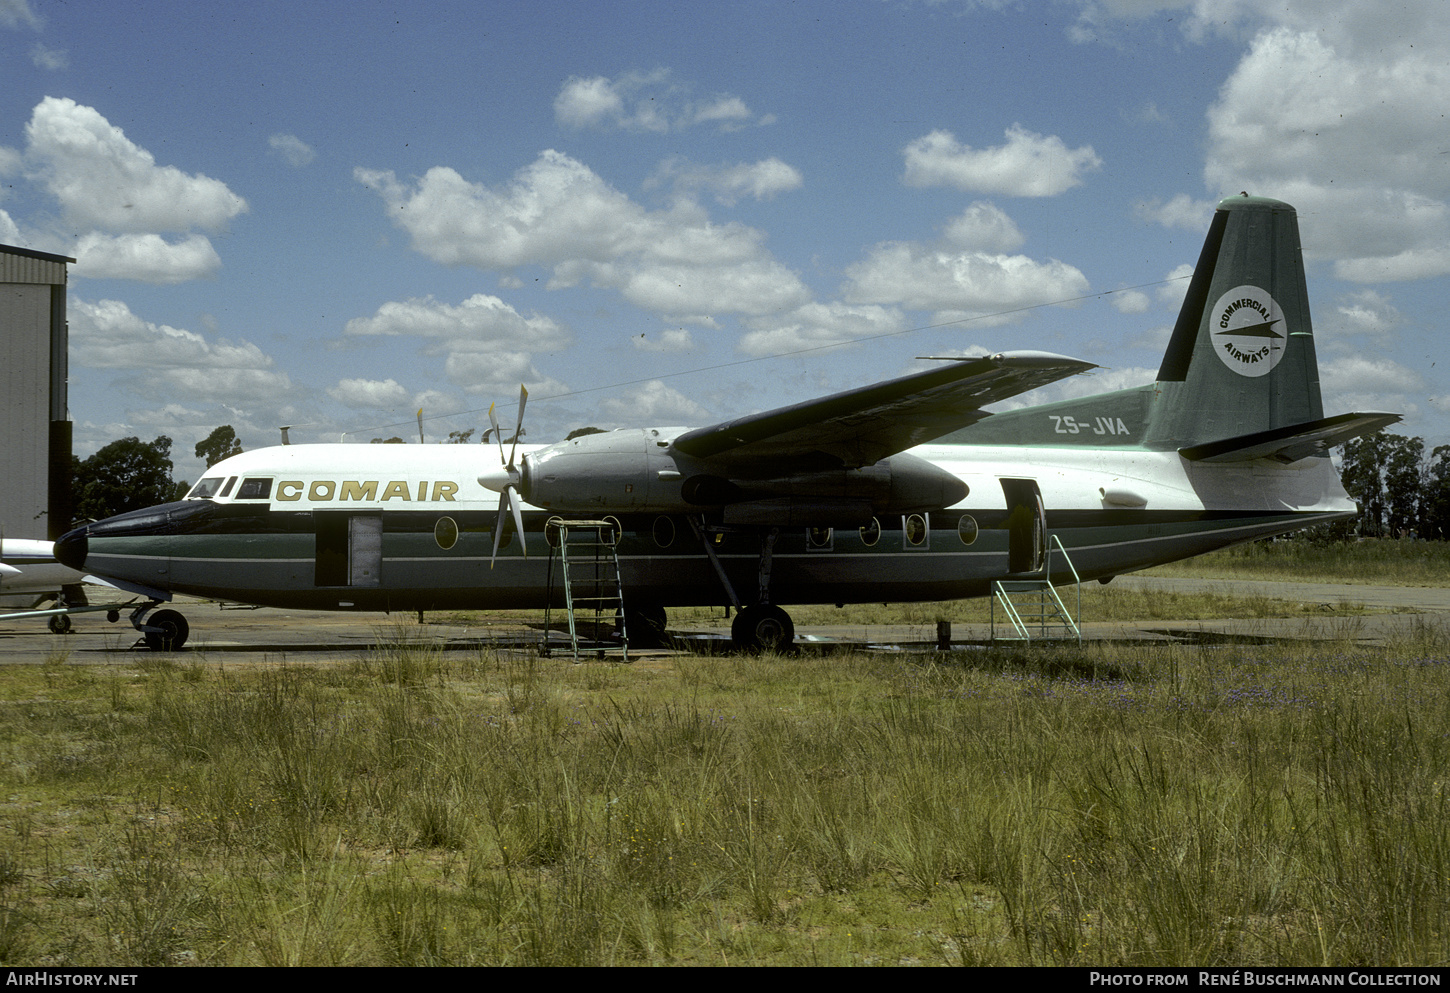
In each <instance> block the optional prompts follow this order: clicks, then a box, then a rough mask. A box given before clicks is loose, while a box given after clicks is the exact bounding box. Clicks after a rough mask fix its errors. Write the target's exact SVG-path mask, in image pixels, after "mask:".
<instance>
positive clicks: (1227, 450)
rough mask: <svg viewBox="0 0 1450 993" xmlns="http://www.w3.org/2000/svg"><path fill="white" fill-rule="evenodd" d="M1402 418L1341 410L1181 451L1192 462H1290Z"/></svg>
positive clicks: (1326, 449) (1181, 449)
mask: <svg viewBox="0 0 1450 993" xmlns="http://www.w3.org/2000/svg"><path fill="white" fill-rule="evenodd" d="M1399 419H1400V415H1399V414H1375V413H1370V414H1339V415H1338V416H1335V417H1326V418H1324V419H1322V420H1318V421H1307V422H1305V423H1303V424H1290V425H1288V426H1287V427H1282V428H1273V429H1271V430H1269V431H1256V432H1254V433H1253V434H1241V435H1239V436H1238V437H1237V438H1225V439H1223V440H1222V441H1210V442H1208V443H1206V444H1203V445H1190V446H1189V447H1188V448H1180V449H1179V450H1178V454H1179V455H1182V456H1183V457H1184V458H1185V459H1188V460H1189V461H1190V462H1249V461H1251V460H1253V459H1274V460H1276V461H1278V462H1283V463H1285V464H1287V463H1290V462H1298V461H1299V460H1300V459H1306V458H1308V457H1309V456H1311V455H1318V454H1319V453H1321V452H1326V451H1328V450H1329V449H1331V448H1333V447H1334V446H1335V445H1342V444H1344V443H1345V442H1346V441H1350V440H1352V439H1354V438H1358V437H1360V436H1361V435H1366V434H1373V433H1374V432H1376V431H1378V430H1380V429H1381V428H1386V427H1389V426H1390V425H1391V424H1394V423H1395V422H1396V421H1398V420H1399Z"/></svg>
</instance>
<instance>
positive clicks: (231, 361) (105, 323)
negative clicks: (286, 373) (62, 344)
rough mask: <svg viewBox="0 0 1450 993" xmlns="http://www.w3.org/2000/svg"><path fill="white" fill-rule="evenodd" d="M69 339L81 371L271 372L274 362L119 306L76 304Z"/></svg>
mask: <svg viewBox="0 0 1450 993" xmlns="http://www.w3.org/2000/svg"><path fill="white" fill-rule="evenodd" d="M69 316H70V337H71V343H72V345H73V346H74V347H73V354H74V358H73V359H72V361H73V362H75V364H76V365H81V366H86V367H87V368H91V369H158V368H161V369H165V368H173V367H183V366H184V367H188V368H192V367H198V368H205V369H270V368H271V367H272V358H271V357H270V356H268V355H266V354H265V353H263V352H262V350H261V349H260V348H258V347H257V346H256V345H253V344H252V343H250V342H242V343H240V344H234V343H232V342H228V341H225V340H223V341H219V342H216V343H212V342H209V341H207V339H206V338H205V337H204V336H202V335H200V334H198V333H196V332H195V331H187V330H185V329H183V328H175V327H171V326H170V325H168V324H153V323H151V322H150V321H146V320H143V319H142V318H140V317H138V316H137V315H136V314H133V313H132V312H131V308H130V307H128V306H127V305H126V304H125V303H124V302H122V301H120V300H100V301H97V302H95V303H92V302H90V301H88V300H80V299H72V300H71V303H70V312H69Z"/></svg>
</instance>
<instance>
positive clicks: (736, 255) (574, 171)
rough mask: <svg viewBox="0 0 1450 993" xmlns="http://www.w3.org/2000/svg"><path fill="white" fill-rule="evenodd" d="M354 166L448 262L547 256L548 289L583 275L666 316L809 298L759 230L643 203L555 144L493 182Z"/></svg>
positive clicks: (500, 262) (423, 248) (782, 305)
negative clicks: (505, 179)
mask: <svg viewBox="0 0 1450 993" xmlns="http://www.w3.org/2000/svg"><path fill="white" fill-rule="evenodd" d="M354 175H355V177H356V178H357V180H358V181H359V182H361V183H363V184H364V185H366V186H368V187H370V188H372V189H373V190H375V191H376V192H377V193H378V195H379V196H380V197H382V199H383V201H384V202H385V203H386V204H387V205H388V208H389V209H388V215H389V216H390V217H391V218H392V220H393V223H395V224H397V225H398V226H399V227H400V228H402V229H403V230H404V231H406V232H408V234H409V235H410V236H411V237H412V242H413V247H414V249H415V250H417V251H419V252H421V253H423V254H424V255H426V256H428V257H429V258H432V259H434V260H435V261H437V262H441V263H444V264H446V265H472V266H476V267H478V268H480V269H485V270H509V269H513V268H515V267H518V266H525V265H541V266H549V267H552V268H553V278H552V279H551V280H550V282H549V284H548V285H549V287H550V288H552V289H558V288H562V287H568V286H574V285H578V284H579V283H581V282H589V283H591V284H593V285H595V286H599V287H604V288H608V289H613V290H616V291H618V292H619V293H621V294H622V295H623V296H624V297H625V298H626V299H627V300H629V301H630V302H631V303H633V304H635V305H636V306H639V307H643V308H645V309H647V310H652V311H655V312H657V313H660V314H663V315H667V316H670V317H686V316H690V317H699V316H701V315H708V314H711V313H745V314H763V313H769V312H772V311H778V310H782V309H789V308H790V307H795V306H799V305H800V304H802V303H805V302H807V301H808V299H809V291H807V290H806V288H805V286H804V285H803V284H802V283H801V282H800V280H799V279H798V278H797V277H796V275H795V274H794V273H793V272H791V271H790V270H789V269H787V268H785V267H784V266H782V265H781V264H780V263H779V262H777V261H776V260H775V259H774V257H772V256H771V254H770V253H769V252H768V251H766V249H765V248H764V244H763V242H764V236H763V235H762V234H761V232H759V231H757V230H755V229H753V228H750V227H747V226H745V225H743V224H738V223H733V222H732V223H727V224H716V223H714V222H712V221H711V220H710V218H709V216H708V215H707V214H706V213H705V211H704V210H703V209H701V208H700V207H699V206H698V205H697V204H695V203H693V202H692V201H688V200H683V201H679V202H676V203H674V204H672V205H671V206H670V207H669V208H668V209H666V210H659V211H648V210H645V209H644V208H643V207H641V206H640V205H639V204H637V203H635V202H634V201H632V200H630V199H629V197H627V196H625V195H624V194H622V193H620V192H619V191H618V190H615V189H614V188H613V187H611V186H610V185H609V184H608V183H606V182H604V181H603V180H602V179H601V178H600V177H599V176H597V175H596V174H595V173H594V172H593V171H591V170H590V169H589V168H588V167H587V166H585V165H583V164H582V163H580V162H578V161H576V160H574V159H572V158H570V157H569V156H567V155H564V154H563V153H560V152H556V151H552V150H550V151H546V152H544V153H543V154H541V155H540V156H539V158H538V159H537V160H536V161H535V162H534V163H533V164H532V165H529V166H527V167H525V168H524V169H521V170H520V171H519V172H518V173H517V174H516V175H515V176H514V178H513V180H512V181H511V182H509V183H508V184H506V185H503V186H500V187H497V188H493V187H488V186H485V185H482V184H475V183H470V182H468V181H467V180H465V179H464V178H463V177H462V176H460V175H459V174H458V173H457V172H455V171H454V170H453V169H450V168H447V167H441V166H440V167H434V168H432V169H429V170H428V172H427V173H426V174H424V176H423V177H422V178H421V179H419V180H417V181H416V183H415V184H413V185H405V184H404V183H402V182H400V181H399V180H398V179H397V178H396V177H395V176H394V174H393V173H392V172H389V171H374V170H368V169H361V168H359V169H357V170H355V171H354Z"/></svg>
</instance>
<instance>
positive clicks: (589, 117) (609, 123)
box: [554, 69, 775, 134]
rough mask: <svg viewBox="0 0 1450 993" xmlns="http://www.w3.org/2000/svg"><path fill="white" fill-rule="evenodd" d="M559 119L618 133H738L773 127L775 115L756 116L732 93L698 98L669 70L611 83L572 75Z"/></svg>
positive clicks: (559, 103) (559, 101) (557, 105)
mask: <svg viewBox="0 0 1450 993" xmlns="http://www.w3.org/2000/svg"><path fill="white" fill-rule="evenodd" d="M554 120H555V121H557V122H558V123H559V124H561V125H563V126H564V127H570V128H600V129H618V130H622V131H645V132H655V133H660V134H663V133H665V132H668V131H680V130H684V129H686V128H690V127H694V126H696V125H713V126H715V127H717V128H719V129H720V130H722V131H733V130H736V129H738V128H743V127H747V126H749V125H761V124H770V123H772V122H773V121H774V120H775V118H774V117H773V116H771V115H768V114H766V115H757V114H756V113H755V112H754V111H752V110H751V109H750V108H749V107H748V106H746V104H745V101H744V100H742V99H740V98H739V97H737V96H734V95H732V94H728V93H726V94H716V95H715V96H712V97H707V98H705V99H695V98H694V97H693V95H692V93H691V87H690V86H689V85H688V84H684V83H679V82H676V81H675V79H674V78H673V74H672V73H671V72H670V70H668V69H655V70H653V71H651V72H627V73H624V74H622V75H619V76H616V77H615V78H614V79H610V78H608V77H607V76H591V77H588V78H584V77H580V76H571V77H570V78H569V79H568V80H566V81H565V82H564V85H563V87H562V88H561V89H560V90H559V95H558V96H557V97H555V98H554Z"/></svg>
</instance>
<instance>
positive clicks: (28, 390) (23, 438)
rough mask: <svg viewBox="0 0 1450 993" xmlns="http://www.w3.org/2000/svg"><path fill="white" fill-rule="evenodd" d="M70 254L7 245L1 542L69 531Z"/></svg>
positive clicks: (2, 289) (0, 283) (2, 306)
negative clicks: (67, 306)
mask: <svg viewBox="0 0 1450 993" xmlns="http://www.w3.org/2000/svg"><path fill="white" fill-rule="evenodd" d="M74 261H75V259H72V258H67V257H66V256H64V255H50V254H47V253H46V252H34V251H31V250H30V249H27V248H12V247H11V246H9V245H0V341H3V342H4V350H3V355H4V361H3V362H0V398H3V402H0V535H3V536H4V537H7V538H52V539H54V538H58V537H60V535H61V534H62V533H63V532H64V531H65V530H66V528H67V527H68V526H69V524H70V519H71V511H72V507H73V506H74V504H73V502H72V499H71V493H70V454H71V424H70V420H69V419H68V417H69V415H68V412H67V406H66V375H67V367H66V345H67V334H66V320H65V290H66V263H68V262H74Z"/></svg>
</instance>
